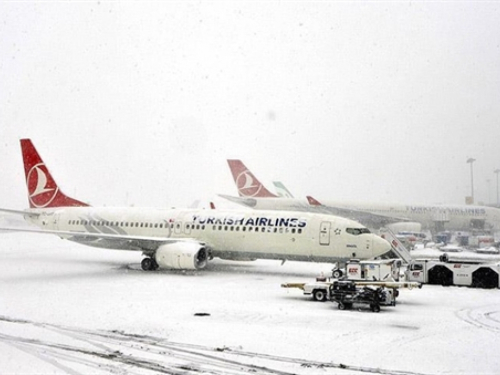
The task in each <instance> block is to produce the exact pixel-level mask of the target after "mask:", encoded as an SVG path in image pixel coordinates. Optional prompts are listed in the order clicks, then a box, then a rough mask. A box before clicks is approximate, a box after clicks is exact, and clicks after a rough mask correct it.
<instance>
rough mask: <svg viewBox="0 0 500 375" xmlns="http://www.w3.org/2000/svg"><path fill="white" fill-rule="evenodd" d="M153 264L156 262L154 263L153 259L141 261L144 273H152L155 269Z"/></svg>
mask: <svg viewBox="0 0 500 375" xmlns="http://www.w3.org/2000/svg"><path fill="white" fill-rule="evenodd" d="M155 264H156V262H155V261H154V259H152V258H149V257H147V258H144V259H143V260H142V262H141V268H142V269H143V270H144V271H152V270H154V269H155Z"/></svg>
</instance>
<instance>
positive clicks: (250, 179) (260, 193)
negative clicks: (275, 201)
mask: <svg viewBox="0 0 500 375" xmlns="http://www.w3.org/2000/svg"><path fill="white" fill-rule="evenodd" d="M227 163H228V164H229V169H231V173H232V174H233V179H234V182H235V184H236V187H237V188H238V194H239V195H240V197H255V198H276V197H277V196H276V195H275V194H273V193H271V192H270V191H269V190H267V189H266V188H265V186H264V185H262V183H261V182H260V181H259V180H258V179H257V177H255V176H254V175H253V173H252V172H250V171H249V170H248V168H247V167H246V166H245V164H243V162H242V161H241V160H235V159H228V161H227Z"/></svg>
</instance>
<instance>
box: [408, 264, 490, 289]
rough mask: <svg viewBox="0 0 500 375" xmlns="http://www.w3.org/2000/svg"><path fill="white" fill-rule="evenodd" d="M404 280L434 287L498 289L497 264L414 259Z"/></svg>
mask: <svg viewBox="0 0 500 375" xmlns="http://www.w3.org/2000/svg"><path fill="white" fill-rule="evenodd" d="M404 274H405V280H406V281H410V282H419V283H424V284H435V285H444V286H447V285H458V286H470V287H473V288H488V289H491V288H500V284H499V279H500V278H499V274H500V264H499V263H480V262H466V261H450V260H449V258H448V256H441V257H440V259H439V260H431V259H416V260H414V261H412V262H411V263H410V264H408V266H407V269H406V271H405V273H404Z"/></svg>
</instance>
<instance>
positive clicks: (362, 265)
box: [346, 259, 401, 281]
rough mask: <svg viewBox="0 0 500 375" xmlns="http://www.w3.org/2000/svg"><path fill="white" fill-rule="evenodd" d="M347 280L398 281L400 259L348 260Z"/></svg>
mask: <svg viewBox="0 0 500 375" xmlns="http://www.w3.org/2000/svg"><path fill="white" fill-rule="evenodd" d="M346 271H347V272H346V278H347V280H365V281H381V280H387V281H399V274H400V272H401V260H400V259H384V260H362V261H359V260H350V261H349V262H347V264H346Z"/></svg>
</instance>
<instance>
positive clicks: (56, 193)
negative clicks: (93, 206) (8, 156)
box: [21, 139, 88, 208]
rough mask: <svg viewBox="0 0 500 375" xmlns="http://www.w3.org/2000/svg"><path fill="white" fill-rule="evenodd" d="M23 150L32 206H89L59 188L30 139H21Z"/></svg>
mask: <svg viewBox="0 0 500 375" xmlns="http://www.w3.org/2000/svg"><path fill="white" fill-rule="evenodd" d="M21 150H22V153H23V162H24V173H25V176H26V186H27V187H28V198H29V202H30V208H49V207H76V206H88V204H86V203H83V202H80V201H78V200H76V199H73V198H70V197H68V196H66V195H65V194H64V193H63V192H62V191H61V189H59V186H57V183H56V181H55V180H54V178H53V177H52V175H51V174H50V172H49V170H48V168H47V166H46V165H45V163H44V162H43V160H42V158H41V157H40V155H39V154H38V152H37V150H36V148H35V146H34V145H33V143H32V142H31V140H30V139H21Z"/></svg>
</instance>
